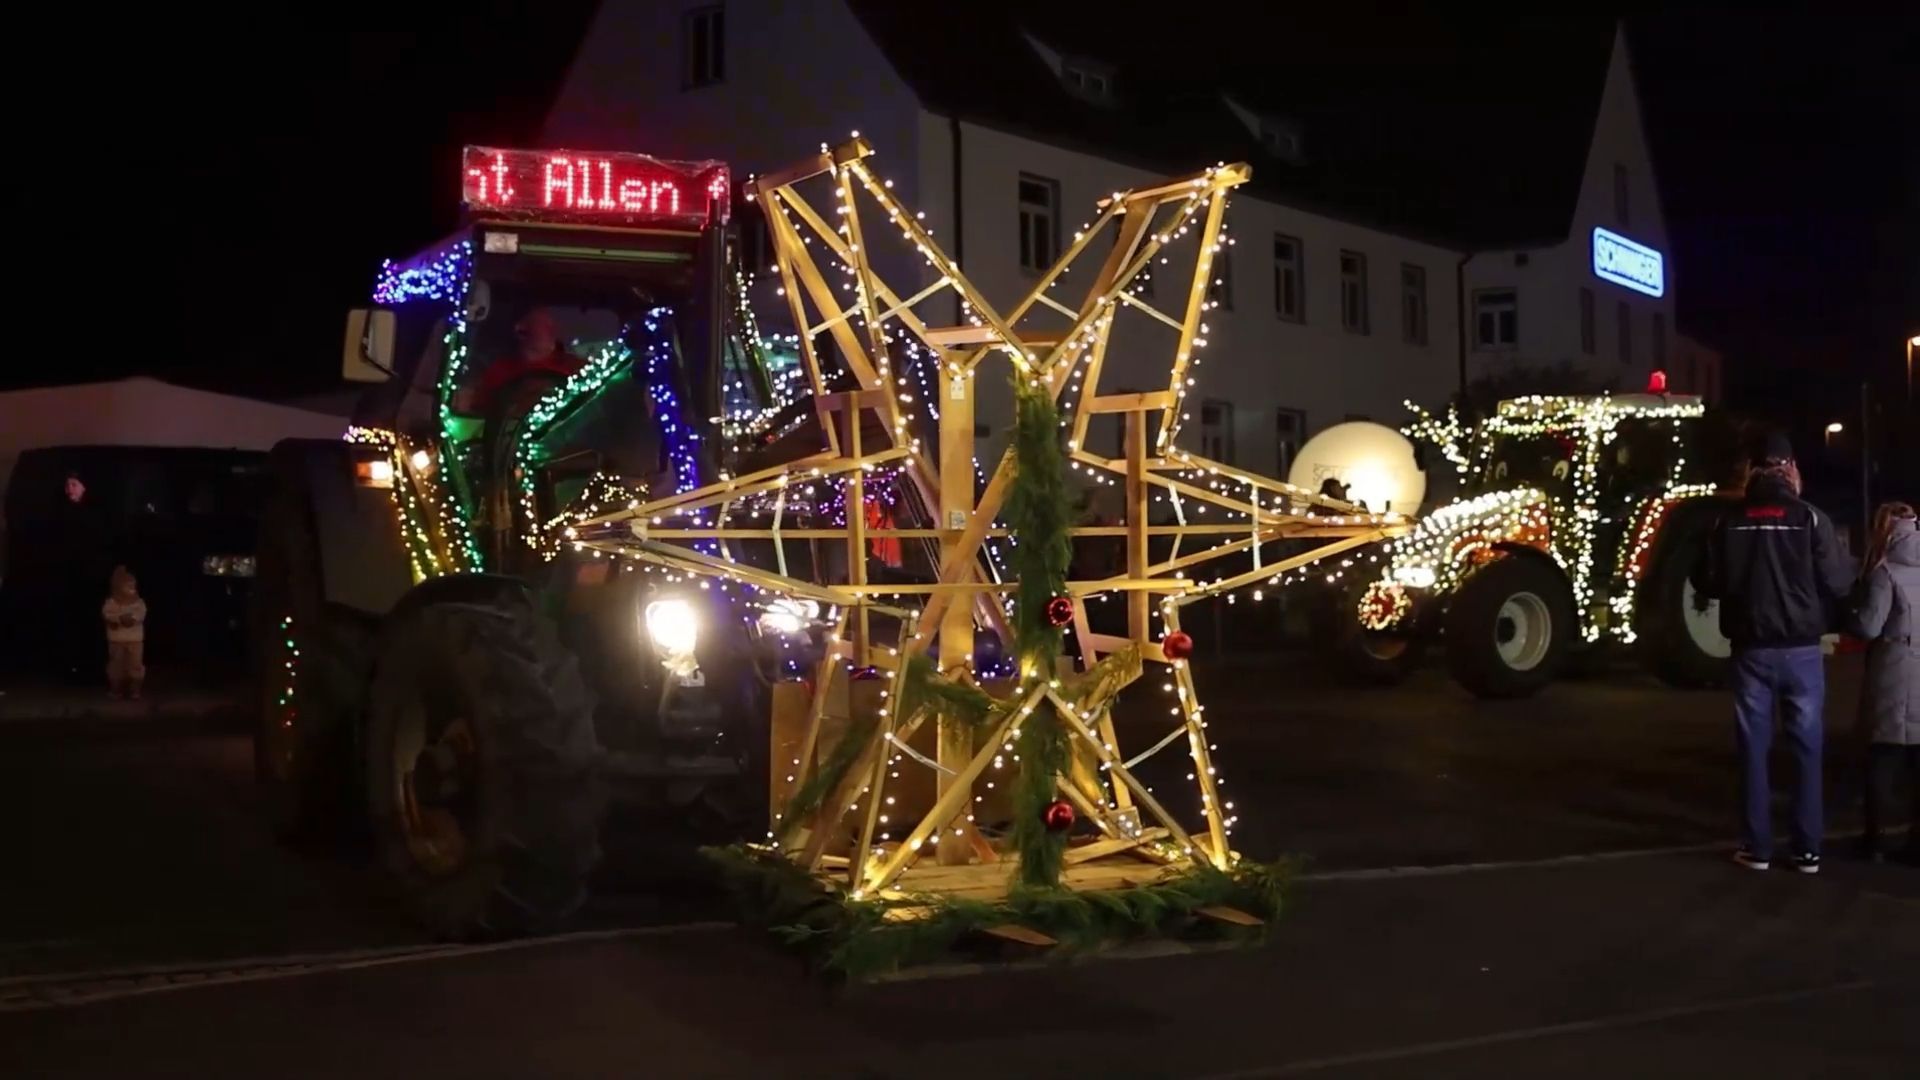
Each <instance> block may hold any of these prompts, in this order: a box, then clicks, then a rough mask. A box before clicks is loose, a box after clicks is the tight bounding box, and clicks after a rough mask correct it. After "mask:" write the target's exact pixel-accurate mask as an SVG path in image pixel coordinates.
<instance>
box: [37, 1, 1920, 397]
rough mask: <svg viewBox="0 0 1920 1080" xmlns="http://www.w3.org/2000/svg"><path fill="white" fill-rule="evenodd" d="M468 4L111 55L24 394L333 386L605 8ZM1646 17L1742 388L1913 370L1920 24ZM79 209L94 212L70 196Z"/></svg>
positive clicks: (1689, 234)
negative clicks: (458, 13)
mask: <svg viewBox="0 0 1920 1080" xmlns="http://www.w3.org/2000/svg"><path fill="white" fill-rule="evenodd" d="M462 10H463V12H464V15H463V16H462V17H460V18H456V19H453V20H450V21H449V20H446V19H433V18H429V17H428V16H426V15H424V14H421V15H409V14H406V13H404V12H400V13H398V14H396V12H398V11H399V8H398V6H390V7H387V8H383V9H381V13H380V15H379V20H378V21H379V25H381V26H382V27H383V29H382V30H380V31H378V32H359V31H354V32H334V31H327V30H324V29H315V30H306V31H302V32H300V33H299V34H294V35H289V36H287V37H284V38H281V39H278V40H277V41H275V42H274V44H273V45H272V46H271V47H254V46H249V47H247V48H231V47H222V48H220V49H218V50H216V49H214V48H212V47H210V46H208V45H206V44H205V43H204V42H205V41H206V40H207V39H206V38H205V36H204V35H195V34H193V33H192V32H191V30H192V28H191V27H188V28H186V29H187V30H188V31H189V32H188V33H187V34H186V35H185V37H186V39H187V40H186V41H185V43H177V44H174V45H171V46H168V47H165V48H148V47H146V44H145V42H144V41H143V40H141V38H140V35H138V34H133V35H129V36H128V37H127V38H126V39H124V40H123V43H121V44H114V45H104V46H101V47H100V48H99V50H98V51H97V53H96V54H95V57H94V62H95V63H97V64H98V66H99V68H100V69H101V70H107V71H111V72H113V73H114V74H113V81H115V82H117V83H119V84H121V91H122V92H121V96H120V98H119V99H118V101H117V102H116V103H115V104H114V105H113V106H112V108H111V109H110V110H108V111H103V112H101V113H98V114H96V115H97V116H98V119H99V122H100V123H101V124H103V125H107V127H106V128H105V129H104V130H110V131H111V132H112V134H111V135H102V134H99V133H98V132H97V131H94V130H89V132H88V133H87V134H80V133H79V132H78V130H76V128H74V127H72V126H69V124H68V121H69V120H70V119H71V116H69V115H67V114H65V113H62V114H60V115H54V114H52V113H49V114H47V115H43V116H41V117H40V118H39V119H34V120H28V121H24V122H23V126H22V128H21V131H22V135H20V136H19V137H22V138H25V137H26V135H25V133H26V132H29V131H31V132H36V133H37V134H36V135H35V141H36V142H38V143H39V144H40V145H43V146H49V147H65V148H70V150H66V151H62V152H59V153H55V154H53V155H51V156H50V158H49V159H48V160H47V161H45V162H43V164H47V165H49V166H50V169H51V173H52V174H54V175H57V176H58V177H60V179H59V180H58V181H57V182H56V183H55V184H54V190H57V191H64V192H65V193H66V194H65V195H64V196H61V197H58V198H54V199H51V200H49V201H47V202H45V203H43V204H40V205H41V207H42V208H44V209H45V210H47V211H49V212H48V213H45V214H39V213H36V214H32V215H29V217H30V218H31V220H30V221H28V222H26V223H24V225H23V226H22V227H23V228H24V229H25V230H27V231H29V232H32V233H35V234H37V233H38V231H39V230H40V229H43V228H44V229H51V230H54V231H55V234H54V235H53V236H52V237H51V238H50V239H49V241H48V242H46V243H44V244H37V245H36V247H39V248H42V249H44V250H48V251H52V252H53V255H52V256H51V258H50V259H48V260H45V261H43V262H42V266H41V270H42V273H43V275H44V276H43V277H42V278H41V279H40V280H42V281H49V282H51V281H64V282H79V281H85V282H93V283H96V285H97V287H96V288H95V289H88V290H79V291H78V292H64V291H63V292H62V294H61V295H60V296H59V297H57V298H55V299H53V300H52V301H51V302H52V303H53V305H54V306H55V307H56V308H59V309H67V310H71V311H74V312H76V314H75V315H72V316H70V317H69V318H68V319H67V320H62V321H60V323H59V325H60V326H62V327H64V328H65V332H64V333H62V334H60V336H59V338H58V339H57V341H56V342H54V343H52V344H51V345H50V346H49V348H48V349H46V350H43V351H42V352H43V355H46V356H50V357H58V362H57V363H40V364H29V363H22V362H14V363H9V364H6V365H4V366H0V384H4V385H10V386H17V385H26V384H32V383H48V382H64V381H76V380H82V379H89V378H111V377H118V376H121V375H127V374H151V375H157V376H160V377H164V378H168V379H172V380H175V381H179V382H184V383H189V384H194V385H202V386H207V387H210V388H219V389H232V390H235V391H238V392H243V393H252V394H258V395H268V396H270V395H281V394H294V393H302V392H309V391H315V390H324V389H327V388H329V387H330V386H331V385H332V384H333V375H334V372H335V369H336V366H337V364H338V344H339V334H340V320H341V317H342V312H343V311H344V310H345V309H346V308H347V307H350V306H352V305H353V304H355V303H358V302H364V300H365V298H366V295H367V290H368V287H369V285H370V283H371V281H372V278H373V274H374V271H375V269H376V268H377V267H378V265H379V260H380V259H381V258H383V257H387V256H398V255H402V254H405V253H407V252H408V251H410V250H412V249H415V248H417V247H420V246H422V245H424V244H425V243H427V242H430V241H431V240H433V239H435V238H436V237H437V236H439V235H441V234H442V233H444V232H446V231H447V230H449V229H450V228H451V227H452V225H453V223H454V213H455V206H454V202H455V194H456V191H457V180H456V172H457V169H456V161H455V159H456V153H457V149H458V147H459V146H460V145H461V144H462V143H465V142H493V143H501V144H508V145H512V144H526V143H529V142H530V141H531V140H533V139H534V138H536V137H537V132H538V129H539V125H540V120H541V117H542V116H543V114H544V112H545V110H546V107H547V104H548V101H549V99H550V97H551V95H552V94H553V92H554V91H555V89H556V88H557V84H558V80H559V78H560V76H561V74H562V72H563V71H564V70H565V67H566V65H567V63H568V60H569V59H570V56H571V53H572V50H573V48H574V46H575V44H576V42H577V40H578V37H579V35H580V33H581V32H582V30H583V29H584V27H585V25H586V23H587V21H588V20H589V18H590V17H591V11H592V5H591V4H585V3H542V4H539V5H537V14H536V13H535V10H536V5H532V4H514V3H495V4H478V5H469V6H467V7H466V8H464V9H462ZM169 25H170V26H172V27H173V28H174V29H175V30H176V31H178V30H179V29H181V28H180V27H179V24H177V23H170V24H169ZM1627 28H1628V34H1629V38H1630V42H1631V45H1632V47H1633V49H1634V59H1635V62H1636V65H1637V68H1638V75H1639V85H1640V89H1641V93H1642V99H1643V108H1644V112H1645V115H1646V118H1647V121H1648V125H1649V128H1650V137H1651V138H1652V141H1653V152H1654V161H1655V167H1656V169H1657V172H1658V177H1659V181H1660V186H1661V189H1662V192H1663V197H1664V202H1665V210H1666V215H1667V220H1668V225H1669V229H1670V231H1671V233H1672V234H1673V241H1672V246H1673V248H1674V251H1673V255H1672V257H1673V259H1674V263H1675V267H1676V276H1677V277H1678V278H1679V280H1680V284H1679V299H1680V305H1681V306H1680V313H1679V326H1680V329H1681V330H1682V331H1683V332H1686V333H1690V334H1692V335H1694V336H1696V337H1698V338H1700V339H1702V340H1704V341H1706V342H1708V343H1710V344H1713V345H1715V346H1717V347H1719V348H1720V349H1722V350H1723V351H1724V352H1725V353H1727V355H1728V357H1729V365H1728V366H1729V369H1730V374H1729V378H1730V384H1731V391H1732V394H1733V397H1734V399H1735V401H1736V403H1737V404H1740V405H1743V406H1747V407H1749V408H1752V409H1754V410H1756V411H1758V412H1760V413H1763V414H1768V415H1775V416H1777V417H1778V418H1780V419H1781V420H1783V421H1787V422H1798V423H1801V424H1804V423H1811V422H1812V421H1813V420H1814V419H1815V418H1816V416H1817V415H1818V414H1822V413H1824V412H1832V411H1835V410H1841V409H1844V408H1846V407H1848V403H1857V400H1858V381H1859V379H1860V378H1862V377H1863V376H1866V375H1869V374H1871V375H1872V376H1874V377H1876V378H1878V379H1880V380H1882V381H1883V382H1884V383H1885V384H1886V386H1887V387H1888V388H1889V389H1891V388H1892V387H1893V386H1895V385H1897V384H1898V383H1899V381H1900V380H1901V378H1902V374H1901V369H1902V363H1903V361H1902V352H1901V349H1900V342H1901V341H1903V340H1904V338H1905V336H1906V335H1907V334H1910V333H1913V332H1914V331H1915V330H1916V329H1920V262H1917V261H1916V255H1915V252H1917V251H1920V226H1917V225H1916V208H1915V192H1916V191H1920V149H1917V148H1916V140H1915V139H1914V137H1913V133H1914V132H1915V131H1920V111H1916V106H1915V100H1916V90H1915V87H1916V85H1920V70H1917V69H1916V64H1920V61H1916V60H1915V53H1914V51H1913V42H1914V41H1915V40H1916V39H1920V19H1916V18H1914V17H1911V16H1909V17H1908V18H1906V19H1905V21H1904V22H1902V21H1899V20H1896V19H1895V18H1892V17H1880V18H1874V19H1867V18H1838V19H1835V18H1815V17H1811V16H1806V15H1797V16H1791V17H1789V16H1772V15H1769V16H1758V17H1746V16H1733V15H1729V14H1726V13H1720V12H1715V13H1704V12H1703V13H1685V14H1677V15H1675V14H1657V15H1649V16H1630V17H1629V19H1628V22H1627ZM1356 33H1364V29H1363V28H1362V27H1357V28H1356ZM1903 42H1904V43H1905V51H1904V53H1902V51H1901V45H1902V43H1903ZM56 96H57V95H56ZM65 100H66V101H68V102H69V103H70V102H71V100H72V99H71V98H68V99H65ZM16 104H17V103H16ZM103 108H104V107H103ZM636 149H644V147H639V148H636ZM102 155H104V156H105V158H104V160H103V159H102ZM16 160H18V159H16ZM56 163H70V164H71V167H66V166H64V165H58V164H56ZM119 163H125V165H124V166H123V165H120V164H119ZM18 167H19V165H18V164H16V168H18ZM49 179H52V177H51V176H50V177H49ZM130 192H137V193H138V195H137V197H130V195H129V193H130ZM50 193H51V192H50ZM75 196H77V197H78V198H77V199H75ZM74 202H78V203H79V204H80V205H82V206H87V207H93V208H96V209H95V210H93V211H91V212H86V213H80V214H71V213H61V212H60V207H61V206H62V205H63V204H65V205H69V206H70V205H72V204H73V203H74ZM109 310H111V311H112V312H113V313H114V314H115V315H116V316H117V317H118V320H123V321H124V323H123V324H124V325H126V326H128V327H130V328H131V336H130V337H129V338H128V339H126V340H124V341H109V343H108V344H107V345H106V346H105V347H101V346H100V345H99V344H98V342H95V343H94V344H90V345H87V346H85V347H81V346H80V345H79V344H78V342H77V340H76V334H75V333H74V329H75V324H74V320H76V319H78V320H85V321H84V322H82V323H81V324H80V326H81V327H82V328H83V329H84V330H89V331H90V330H92V329H93V328H94V326H95V324H96V320H97V319H98V318H99V316H102V315H105V314H106V313H107V312H108V311H109ZM1856 407H1857V406H1856Z"/></svg>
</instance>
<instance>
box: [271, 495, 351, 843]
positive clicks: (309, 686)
mask: <svg viewBox="0 0 1920 1080" xmlns="http://www.w3.org/2000/svg"><path fill="white" fill-rule="evenodd" d="M297 476H298V473H297V470H290V469H282V470H281V471H280V475H279V476H278V478H277V479H278V483H277V485H276V487H275V490H274V493H273V495H272V496H271V497H270V499H269V501H268V504H267V508H266V511H265V514H264V516H263V518H262V521H261V525H260V540H259V545H258V547H257V549H256V559H257V561H256V564H255V565H256V573H255V577H254V582H253V595H252V599H251V611H250V613H249V622H250V624H251V625H250V626H249V636H250V637H251V638H252V641H253V648H252V650H251V652H252V659H253V672H254V674H253V680H252V682H253V686H252V702H253V705H254V727H253V733H254V739H253V765H254V777H255V780H256V782H257V784H258V785H259V789H260V796H261V803H262V806H263V809H264V812H265V815H266V818H267V822H268V826H269V827H270V828H271V829H272V830H273V833H274V835H275V836H276V837H278V838H279V839H280V840H282V841H284V842H288V843H304V842H314V841H322V840H326V839H329V838H337V837H338V836H339V835H340V834H341V832H342V831H344V830H345V829H346V828H347V826H348V824H349V823H350V822H352V821H354V820H355V818H354V816H353V814H352V813H351V812H350V807H352V805H353V802H354V800H352V799H351V798H350V796H351V794H352V792H353V790H354V784H355V782H356V779H357V778H356V770H355V769H354V768H353V764H352V763H353V758H354V738H353V733H354V730H355V726H356V723H357V721H358V718H359V716H360V714H361V711H362V709H363V708H364V705H365V700H366V680H367V673H368V671H369V666H370V664H369V659H370V657H371V655H372V630H371V629H370V628H369V627H368V626H367V625H366V624H365V623H364V622H363V621H362V620H360V619H358V618H356V617H354V616H353V615H351V614H350V613H348V612H345V611H342V610H340V609H338V608H335V607H332V606H331V605H329V604H327V603H326V602H325V599H324V596H323V593H322V590H321V581H320V562H319V550H318V545H317V544H316V542H315V540H314V529H313V519H312V514H311V511H310V509H309V502H308V498H307V491H306V488H305V486H304V485H302V484H300V483H299V482H298V479H297Z"/></svg>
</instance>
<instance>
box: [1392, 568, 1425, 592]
mask: <svg viewBox="0 0 1920 1080" xmlns="http://www.w3.org/2000/svg"><path fill="white" fill-rule="evenodd" d="M1393 580H1395V581H1397V582H1399V583H1400V584H1402V585H1405V586H1406V587H1407V588H1409V589H1431V588H1433V583H1434V580H1435V575H1434V572H1433V567H1431V566H1419V565H1415V566H1402V567H1399V568H1398V569H1396V570H1394V572H1393Z"/></svg>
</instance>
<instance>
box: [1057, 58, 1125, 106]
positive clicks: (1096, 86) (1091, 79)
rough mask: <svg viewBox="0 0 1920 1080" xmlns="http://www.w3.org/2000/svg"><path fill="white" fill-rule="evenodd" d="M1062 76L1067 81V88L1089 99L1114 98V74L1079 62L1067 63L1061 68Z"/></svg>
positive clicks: (1108, 99) (1102, 99) (1109, 99)
mask: <svg viewBox="0 0 1920 1080" xmlns="http://www.w3.org/2000/svg"><path fill="white" fill-rule="evenodd" d="M1061 77H1062V78H1064V79H1065V80H1066V82H1067V88H1068V89H1069V90H1072V91H1073V92H1074V93H1075V94H1078V95H1079V96H1080V97H1083V98H1086V99H1087V100H1088V101H1111V100H1113V76H1111V75H1109V74H1107V73H1106V72H1104V71H1096V70H1094V69H1093V68H1090V67H1086V66H1083V65H1079V64H1066V65H1064V66H1063V68H1062V69H1061Z"/></svg>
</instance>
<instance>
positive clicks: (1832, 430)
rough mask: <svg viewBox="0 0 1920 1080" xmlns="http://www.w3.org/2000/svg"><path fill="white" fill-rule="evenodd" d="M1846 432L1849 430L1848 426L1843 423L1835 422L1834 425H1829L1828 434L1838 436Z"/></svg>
mask: <svg viewBox="0 0 1920 1080" xmlns="http://www.w3.org/2000/svg"><path fill="white" fill-rule="evenodd" d="M1845 430H1847V425H1845V424H1843V423H1841V422H1840V421H1838V420H1835V421H1834V422H1833V423H1831V424H1828V425H1827V434H1829V435H1838V434H1840V433H1841V432H1843V431H1845Z"/></svg>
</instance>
